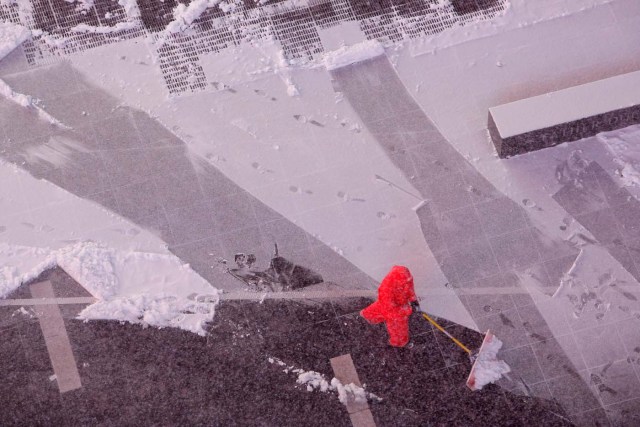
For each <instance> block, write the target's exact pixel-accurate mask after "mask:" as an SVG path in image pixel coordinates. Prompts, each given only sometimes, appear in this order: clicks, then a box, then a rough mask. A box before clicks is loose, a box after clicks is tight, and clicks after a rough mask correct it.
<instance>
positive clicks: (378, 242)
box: [0, 0, 640, 422]
mask: <svg viewBox="0 0 640 427" xmlns="http://www.w3.org/2000/svg"><path fill="white" fill-rule="evenodd" d="M103 3H104V4H103ZM113 3H114V4H107V3H105V2H102V1H99V0H96V1H95V2H91V4H87V5H85V4H84V3H81V4H77V5H71V4H66V3H65V5H58V4H57V3H55V2H54V3H48V4H41V3H40V2H35V1H34V2H30V1H28V0H18V1H5V0H2V1H0V25H1V26H0V297H2V296H5V295H8V294H9V293H11V292H12V291H14V290H15V289H17V288H19V287H20V285H21V284H22V283H25V282H27V281H29V280H32V279H34V278H35V277H37V276H39V275H40V274H41V273H42V272H43V271H44V270H46V269H47V268H51V267H53V266H55V265H58V266H60V267H61V268H63V269H64V270H65V271H66V272H67V273H68V274H69V275H70V276H72V277H73V279H75V280H76V281H78V282H79V283H81V284H82V285H83V286H84V287H85V288H86V289H87V290H88V291H89V292H91V294H92V295H93V296H95V297H96V298H98V299H99V302H98V303H97V304H95V305H93V306H91V307H89V308H87V309H86V310H85V311H84V312H83V315H82V316H83V318H87V319H93V318H103V319H119V320H126V321H130V322H133V323H143V324H146V325H155V326H178V327H181V328H183V329H185V330H188V331H191V332H196V333H199V334H205V333H206V323H207V322H209V321H212V320H213V322H214V324H215V320H216V315H215V310H216V308H215V307H216V304H217V303H218V301H219V299H221V300H222V301H224V294H223V292H230V294H231V295H235V297H233V298H240V297H238V295H240V296H241V295H242V293H243V292H247V288H248V286H247V284H246V283H243V282H242V281H241V280H238V277H240V276H238V274H236V276H235V277H234V276H233V275H232V274H229V273H230V271H231V270H230V268H231V267H232V265H233V264H234V257H235V256H236V254H238V253H244V254H254V255H255V256H256V259H257V262H256V263H255V269H253V270H251V272H250V273H251V274H254V275H255V272H256V271H258V270H259V272H260V274H262V273H264V274H267V276H269V275H270V276H269V277H273V276H274V274H275V275H278V274H280V273H279V272H275V268H274V264H273V262H271V267H270V264H269V261H270V259H271V258H272V256H273V252H274V248H275V244H277V245H278V251H279V255H280V256H282V257H283V258H284V259H286V260H288V261H291V262H292V263H293V264H286V265H290V267H287V268H289V274H291V275H294V274H293V271H294V266H297V267H295V268H298V270H296V271H302V270H303V269H304V271H306V272H311V273H309V274H312V273H314V274H319V275H321V276H322V278H323V279H324V283H323V284H320V285H314V286H315V287H312V288H310V289H309V292H310V295H327V293H330V292H334V295H342V297H345V298H346V296H347V295H349V293H350V292H359V291H362V292H371V291H374V290H375V288H376V285H377V282H378V281H379V280H381V279H382V278H383V277H384V275H385V274H386V273H387V271H388V270H389V268H390V267H391V266H392V265H396V264H402V265H406V266H407V267H409V268H410V270H411V271H412V273H413V275H414V278H415V281H416V291H417V293H418V295H419V296H420V297H421V299H422V308H423V309H424V310H425V311H427V312H429V313H433V314H435V315H437V316H439V317H441V318H445V319H448V320H449V321H453V322H456V323H458V324H461V325H463V326H466V327H468V328H471V329H475V330H481V331H484V330H485V329H487V328H491V330H493V331H494V333H495V334H496V336H498V337H499V338H500V339H501V340H502V341H503V342H504V345H505V346H504V349H503V350H502V351H501V356H503V358H504V359H505V361H507V363H508V364H509V365H510V366H511V368H512V371H513V373H512V375H511V376H510V378H509V379H507V380H504V381H501V382H500V385H501V386H502V387H503V388H505V389H506V390H508V391H509V392H513V393H520V394H526V395H535V396H538V397H542V398H552V399H555V400H556V401H557V402H559V403H560V404H561V406H562V407H563V410H564V411H565V413H566V415H568V416H571V417H572V419H576V420H578V419H586V418H589V417H591V418H594V419H605V420H610V421H612V422H615V420H616V419H618V418H617V417H619V416H620V414H622V413H627V412H625V411H629V408H631V412H632V413H634V414H635V413H636V412H637V413H638V414H640V394H639V393H640V392H638V390H640V365H639V364H638V354H637V351H638V350H637V349H638V348H640V335H638V333H637V331H638V330H640V324H639V323H638V319H639V318H640V317H639V316H640V306H639V303H638V300H639V298H640V287H639V286H640V284H639V283H638V280H639V279H640V250H639V249H638V247H639V245H640V234H639V231H638V230H639V228H638V227H639V226H638V224H639V223H640V221H639V220H638V219H637V218H638V215H640V202H638V200H639V199H638V196H640V184H639V183H640V178H639V177H640V173H639V171H640V156H639V155H638V150H637V149H636V147H637V146H638V144H640V131H639V130H638V127H631V128H628V129H626V130H622V131H617V132H613V133H609V134H601V135H598V136H596V137H593V138H588V139H586V140H583V141H577V142H573V143H570V144H562V145H559V146H556V147H553V148H550V149H545V150H542V151H539V152H534V153H529V154H526V155H522V156H518V157H515V158H511V159H499V158H497V156H496V155H495V151H494V149H493V146H492V144H491V142H490V139H489V138H488V136H487V133H486V126H487V123H486V122H487V109H488V108H489V107H491V106H495V105H498V104H502V103H505V102H509V101H512V100H515V99H521V98H524V97H528V96H533V95H538V94H542V93H545V92H548V91H551V90H556V89H560V88H564V87H569V86H572V85H576V84H580V83H583V82H588V81H592V80H595V79H598V78H604V77H608V76H612V75H616V74H620V73H624V72H628V71H632V70H637V69H638V68H640V61H639V60H638V58H640V47H639V46H640V31H638V28H640V6H638V3H637V2H635V1H633V0H612V1H607V0H582V1H577V2H575V1H568V0H545V1H541V2H539V4H535V5H534V4H531V2H525V1H523V0H513V1H512V2H510V3H507V2H503V1H487V2H484V3H486V4H484V3H483V4H484V7H477V6H474V7H476V9H473V10H472V9H468V10H467V9H465V8H464V7H463V6H461V4H462V3H463V2H457V1H452V2H448V1H438V2H436V1H429V2H424V3H425V5H422V6H420V8H418V9H416V10H417V12H415V13H414V14H413V15H412V14H411V13H408V11H407V10H405V9H403V6H402V5H400V6H393V7H390V8H389V9H387V8H386V6H384V5H381V6H380V10H363V9H362V8H363V6H361V5H358V4H356V3H351V2H346V1H343V0H331V1H328V2H323V3H322V4H316V3H317V2H316V3H314V2H311V3H309V4H307V3H306V2H282V3H277V4H267V5H266V6H262V7H254V6H251V7H249V6H243V5H239V4H236V3H233V2H222V3H221V5H220V6H219V7H218V6H217V4H218V2H217V1H204V0H202V1H200V0H194V1H192V2H191V3H189V4H188V5H186V4H185V5H179V6H177V7H176V8H175V10H173V6H171V5H161V6H158V9H155V8H154V7H153V6H152V5H150V3H149V2H148V1H143V0H139V1H138V2H135V1H125V0H121V1H120V2H119V3H118V4H116V3H115V2H113ZM427 3H428V5H427ZM261 4H262V3H261ZM174 6H175V5H174ZM245 7H246V8H247V9H246V10H245V9H243V8H245ZM416 7H417V6H416ZM465 7H466V6H465ZM43 8H45V9H47V10H50V11H51V12H50V13H51V16H49V15H46V14H44V15H43V14H39V13H35V12H34V11H41V10H44V9H43ZM365 9H366V8H365ZM427 9H428V10H427ZM63 10H64V11H65V12H64V19H63V18H62V17H63V15H61V13H62V12H61V11H63ZM425 17H429V19H427V18H425ZM47 20H49V21H51V22H49V21H47ZM2 21H7V22H12V24H8V23H4V24H2V23H1V22H2ZM292 23H297V25H293V24H292ZM15 24H21V25H22V27H20V26H17V25H15ZM430 25H431V26H430ZM446 27H451V28H449V29H448V30H445V28H446ZM25 28H26V29H25ZM29 33H30V34H31V35H30V36H29ZM29 37H30V38H29ZM25 40H26V41H25ZM23 42H24V43H23ZM342 42H344V43H345V44H346V46H342V45H341V43H342ZM20 43H23V44H22V46H18V45H19V44H20ZM17 46H18V47H17ZM16 47H17V49H15V50H14V48H16ZM288 261H287V262H288ZM268 268H270V270H269V269H268ZM240 270H241V269H240V268H239V270H234V271H236V272H237V271H240ZM274 272H275V273H274ZM234 274H235V273H234ZM242 274H245V275H247V274H248V270H242ZM241 277H244V276H241ZM249 287H250V286H249ZM313 292H317V294H313ZM198 296H208V297H207V298H206V301H200V300H201V299H202V298H200V300H199V299H198ZM210 297H211V298H210ZM252 299H256V298H252ZM258 299H260V300H261V301H263V300H264V298H262V297H260V298H258ZM283 300H284V299H283ZM282 303H283V304H285V303H284V302H282ZM292 363H293V362H292ZM611 390H613V392H612V391H611ZM636 407H637V408H636ZM633 408H636V409H633ZM634 411H635V412H634ZM589 414H591V415H589ZM374 415H375V414H374Z"/></svg>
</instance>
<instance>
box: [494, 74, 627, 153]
mask: <svg viewBox="0 0 640 427" xmlns="http://www.w3.org/2000/svg"><path fill="white" fill-rule="evenodd" d="M638 123H640V71H635V72H633V73H627V74H621V75H619V76H615V77H610V78H608V79H603V80H598V81H595V82H591V83H586V84H583V85H580V86H574V87H571V88H568V89H563V90H559V91H556V92H550V93H547V94H543V95H539V96H534V97H532V98H526V99H521V100H519V101H514V102H510V103H508V104H503V105H499V106H496V107H492V108H489V118H488V128H489V133H490V134H491V139H492V140H493V143H494V145H495V147H496V150H497V151H498V155H499V156H500V157H502V158H505V157H510V156H514V155H517V154H523V153H527V152H529V151H534V150H539V149H542V148H547V147H552V146H554V145H557V144H560V143H563V142H570V141H577V140H579V139H582V138H587V137H590V136H593V135H596V134H598V133H600V132H607V131H612V130H616V129H622V128H624V127H627V126H631V125H634V124H638Z"/></svg>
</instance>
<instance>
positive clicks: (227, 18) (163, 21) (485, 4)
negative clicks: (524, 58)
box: [0, 0, 506, 94]
mask: <svg viewBox="0 0 640 427" xmlns="http://www.w3.org/2000/svg"><path fill="white" fill-rule="evenodd" d="M180 3H188V2H186V1H180ZM177 4H178V2H177V1H175V0H167V1H165V2H156V1H152V0H138V8H139V12H140V13H139V16H138V15H135V16H127V13H126V11H125V10H124V8H123V7H122V6H120V5H119V4H118V3H117V2H115V1H113V0H96V1H95V4H94V5H93V6H92V7H91V8H89V9H88V10H81V9H79V8H78V6H77V4H76V3H68V2H66V1H65V0H32V3H31V4H26V5H27V6H26V7H25V6H24V5H22V6H20V7H21V9H20V8H19V6H18V5H11V6H9V5H3V6H1V7H0V17H2V18H3V19H6V20H9V21H12V22H16V23H22V24H23V25H25V26H27V27H28V28H30V29H32V30H36V32H35V34H36V36H35V37H34V38H33V40H31V41H28V42H26V43H25V45H24V46H25V53H26V55H27V60H28V62H29V64H31V65H40V64H45V63H49V62H51V61H55V60H56V59H57V58H59V57H61V56H65V55H69V54H72V53H75V52H78V51H82V50H86V49H91V48H94V47H97V46H101V45H104V44H107V43H114V42H118V41H120V40H123V39H129V38H135V37H141V36H144V35H152V38H153V39H155V40H156V41H158V40H162V42H161V43H157V44H156V49H157V53H158V58H159V66H160V69H161V71H162V74H163V76H164V79H165V83H166V85H167V88H168V91H169V93H170V94H180V93H189V92H198V91H202V90H205V89H207V88H213V86H212V82H209V81H208V80H207V76H206V75H205V73H204V71H203V69H202V67H201V65H200V55H203V54H210V53H216V52H219V51H221V50H224V49H227V48H229V47H232V46H238V45H240V44H243V43H249V42H260V41H261V40H268V39H275V40H277V41H278V42H279V43H280V44H281V46H282V50H283V54H284V57H285V59H286V60H287V61H289V63H291V64H301V63H305V62H308V61H313V60H315V59H318V58H319V57H320V56H321V55H322V53H323V52H324V47H323V45H322V42H321V40H320V37H319V35H318V29H319V28H322V29H326V28H330V27H333V26H336V25H339V24H340V23H341V22H345V21H358V22H359V24H360V29H361V30H362V32H363V35H364V36H365V37H366V38H367V39H370V40H371V39H376V40H379V41H381V42H382V43H385V44H389V43H395V42H399V41H402V40H406V39H412V38H417V37H424V36H429V35H432V34H435V33H438V32H440V31H443V30H444V29H446V28H449V27H452V26H455V25H464V24H466V23H468V22H476V21H478V20H483V19H490V18H492V17H495V16H496V15H498V14H500V13H502V12H503V11H504V10H505V4H506V1H505V0H454V1H452V2H450V3H449V4H447V5H440V4H439V2H438V0H301V1H299V0H286V1H274V2H271V3H269V4H266V5H262V6H258V5H256V3H255V2H252V1H245V2H242V3H239V4H238V5H237V7H236V8H235V9H234V10H232V11H229V12H228V13H224V12H223V11H222V10H221V9H220V8H210V9H209V10H207V11H205V13H204V14H203V15H202V16H201V17H200V18H199V19H197V20H196V21H195V22H194V23H193V24H192V25H191V27H190V28H189V30H188V31H186V32H185V33H182V34H171V35H167V34H164V33H163V32H162V30H163V29H164V28H165V27H166V25H167V24H168V23H169V22H171V20H172V19H173V14H172V11H173V9H174V8H175V6H176V5H177ZM78 25H83V26H88V27H89V28H90V29H95V31H84V32H78V28H77V26H78ZM116 25H120V26H121V29H120V30H118V31H115V26H116ZM85 28H86V27H85Z"/></svg>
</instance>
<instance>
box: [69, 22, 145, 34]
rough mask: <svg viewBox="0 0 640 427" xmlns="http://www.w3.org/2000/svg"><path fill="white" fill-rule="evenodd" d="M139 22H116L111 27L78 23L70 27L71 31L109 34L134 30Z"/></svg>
mask: <svg viewBox="0 0 640 427" xmlns="http://www.w3.org/2000/svg"><path fill="white" fill-rule="evenodd" d="M138 26H139V24H138V23H137V22H135V21H124V22H118V23H117V24H116V25H113V26H111V27H95V26H93V25H87V24H79V25H76V26H75V27H73V28H72V29H71V32H73V33H82V34H86V33H92V34H111V33H117V32H119V31H126V30H134V29H136V28H138Z"/></svg>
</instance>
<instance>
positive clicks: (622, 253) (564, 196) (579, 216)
mask: <svg viewBox="0 0 640 427" xmlns="http://www.w3.org/2000/svg"><path fill="white" fill-rule="evenodd" d="M563 180H564V181H565V182H563V184H564V185H563V186H562V188H561V189H560V190H559V191H558V192H556V193H555V194H554V196H553V198H554V199H555V200H556V201H557V202H558V203H559V204H560V206H562V207H563V208H564V209H566V211H567V212H568V213H569V214H571V216H573V217H574V218H575V219H576V220H577V221H578V222H580V224H582V225H583V226H584V227H585V228H586V229H587V230H589V232H590V233H591V234H592V235H593V236H594V237H595V238H596V239H597V241H598V242H599V243H600V244H601V245H603V246H604V247H605V248H606V249H607V251H608V252H609V253H610V254H611V256H613V257H614V258H615V259H616V260H617V261H618V262H620V264H621V265H622V266H623V267H624V268H625V269H626V270H627V271H628V272H629V273H631V275H632V276H633V277H635V278H636V280H638V281H640V221H639V220H638V218H640V201H639V200H638V199H636V198H635V197H633V195H631V193H629V191H627V190H626V189H625V188H624V187H622V188H621V187H619V185H618V184H616V183H615V182H614V181H613V179H611V177H610V176H609V175H608V174H607V172H606V171H605V170H604V169H603V168H602V166H600V165H599V164H598V163H597V162H595V161H593V162H590V163H588V164H586V165H584V168H583V169H582V170H580V171H577V172H576V173H575V174H572V175H570V176H563Z"/></svg>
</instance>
